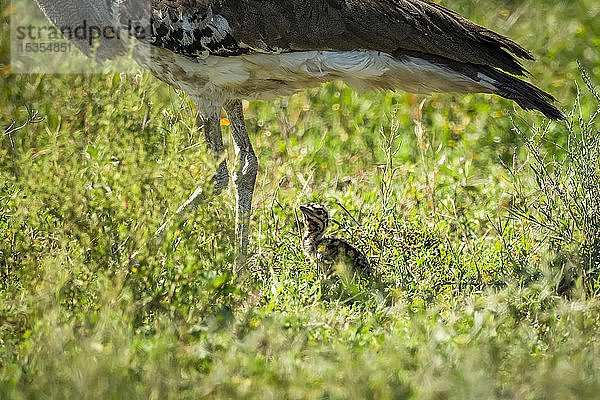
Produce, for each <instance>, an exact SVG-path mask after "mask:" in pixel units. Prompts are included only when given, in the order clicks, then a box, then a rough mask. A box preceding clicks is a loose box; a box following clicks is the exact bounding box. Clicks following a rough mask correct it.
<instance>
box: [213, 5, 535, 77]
mask: <svg viewBox="0 0 600 400" xmlns="http://www.w3.org/2000/svg"><path fill="white" fill-rule="evenodd" d="M214 3H215V7H214V8H215V11H216V9H217V8H219V11H218V12H219V13H220V14H222V15H223V16H224V17H225V18H226V19H227V20H228V21H229V25H230V26H231V29H232V31H233V32H234V33H233V36H234V37H235V38H236V39H237V40H238V41H239V42H242V43H245V44H247V45H249V46H250V47H253V48H261V47H263V48H264V47H265V45H266V47H268V48H274V49H281V51H299V50H357V49H362V50H377V51H382V52H386V53H389V54H402V52H403V51H412V52H418V53H424V54H431V55H436V56H441V57H444V58H447V59H450V60H455V61H458V62H462V63H470V64H478V65H487V66H491V67H495V68H500V69H502V70H504V71H506V72H510V73H513V74H519V75H520V74H523V73H524V72H525V70H524V69H523V67H522V66H521V65H520V64H519V62H518V61H517V59H516V58H515V56H516V57H519V58H525V59H533V57H532V55H531V53H529V52H528V51H527V50H525V49H524V48H523V47H521V46H519V45H518V44H516V43H515V42H513V41H511V40H510V39H508V38H506V37H504V36H502V35H499V34H497V33H495V32H492V31H490V30H488V29H486V28H484V27H482V26H479V25H477V24H475V23H474V22H471V21H470V20H468V19H466V18H464V17H462V16H460V15H458V14H456V13H454V12H452V11H450V10H448V9H446V8H444V7H442V6H439V5H437V4H434V3H430V2H429V1H425V0H223V1H215V2H214ZM510 53H512V54H514V56H513V55H511V54H510Z"/></svg>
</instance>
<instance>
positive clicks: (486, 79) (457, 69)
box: [394, 51, 565, 120]
mask: <svg viewBox="0 0 600 400" xmlns="http://www.w3.org/2000/svg"><path fill="white" fill-rule="evenodd" d="M394 56H395V57H396V58H397V59H399V60H405V59H406V58H405V57H406V56H410V57H416V58H421V59H424V60H427V61H428V62H430V63H432V64H435V65H437V66H440V67H443V68H445V69H448V70H450V71H453V73H457V74H459V75H462V76H465V77H467V78H469V79H471V80H473V81H475V82H477V83H478V84H479V86H480V87H479V89H476V90H473V91H479V92H481V93H493V94H496V95H498V96H501V97H504V98H507V99H510V100H513V101H514V102H516V103H517V104H518V105H519V106H521V108H523V109H524V110H538V111H540V112H541V113H542V114H544V115H545V116H546V117H548V118H550V119H553V120H564V119H565V115H564V114H563V113H562V111H560V110H559V109H558V108H556V107H555V106H554V105H553V104H552V103H553V102H555V101H556V99H555V98H554V97H553V96H552V95H551V94H549V93H546V92H544V91H543V90H541V89H539V88H537V87H536V86H534V85H532V84H531V83H529V82H525V81H523V80H521V79H519V78H517V77H515V76H513V75H510V74H509V73H506V72H504V71H502V70H500V69H497V68H494V67H492V66H489V65H480V64H472V63H462V62H459V61H456V60H451V59H448V58H445V57H440V56H436V55H432V54H425V53H420V52H414V51H413V52H408V51H403V52H402V53H396V54H394Z"/></svg>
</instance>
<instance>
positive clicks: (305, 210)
mask: <svg viewBox="0 0 600 400" xmlns="http://www.w3.org/2000/svg"><path fill="white" fill-rule="evenodd" d="M300 211H302V214H303V215H304V223H305V226H306V228H305V231H304V236H303V238H302V250H304V254H306V256H307V257H309V258H310V259H311V260H313V261H315V262H316V263H317V264H318V265H319V266H321V267H322V268H323V269H324V270H325V272H326V273H331V272H333V271H332V267H335V265H336V264H344V265H345V266H348V267H351V268H352V269H353V271H352V272H356V273H358V275H360V276H363V277H372V275H373V273H372V270H371V265H370V264H369V260H368V259H367V256H365V255H364V253H363V252H361V251H360V250H358V249H357V248H356V247H354V246H352V245H351V244H350V243H349V242H348V241H346V240H344V239H341V238H334V237H325V236H324V234H325V230H326V229H327V225H328V224H329V213H328V211H327V208H326V207H325V206H324V205H323V204H319V203H310V204H305V205H303V206H300Z"/></svg>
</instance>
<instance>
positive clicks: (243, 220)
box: [224, 100, 258, 274]
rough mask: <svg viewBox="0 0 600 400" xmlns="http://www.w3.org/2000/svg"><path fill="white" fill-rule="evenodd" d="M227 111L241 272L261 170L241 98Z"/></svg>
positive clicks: (237, 262) (237, 263)
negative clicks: (233, 151) (232, 145)
mask: <svg viewBox="0 0 600 400" xmlns="http://www.w3.org/2000/svg"><path fill="white" fill-rule="evenodd" d="M224 108H225V111H226V112H227V116H228V117H229V122H230V124H231V133H232V136H233V143H234V145H235V169H234V172H233V184H234V186H235V200H236V212H235V244H236V256H235V272H236V273H238V274H239V273H240V272H242V271H243V269H244V267H245V266H246V257H247V254H248V235H249V230H250V212H251V209H252V194H253V193H254V182H255V181H256V172H257V170H258V159H257V158H256V155H255V154H254V149H252V143H250V138H249V137H248V131H246V123H245V122H244V110H243V108H242V102H241V101H240V100H232V101H230V102H229V103H226V104H225V106H224Z"/></svg>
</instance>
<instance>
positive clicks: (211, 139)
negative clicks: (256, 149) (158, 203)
mask: <svg viewBox="0 0 600 400" xmlns="http://www.w3.org/2000/svg"><path fill="white" fill-rule="evenodd" d="M220 112H221V110H220V109H219V112H218V113H217V112H215V113H212V115H210V116H209V117H201V116H199V117H198V125H201V124H202V125H204V137H205V139H206V146H207V147H208V150H209V151H210V152H211V153H212V154H213V155H214V157H215V158H216V159H217V162H219V160H221V162H220V163H219V166H218V167H217V171H216V173H215V175H214V176H213V178H212V183H213V188H212V192H213V193H214V194H217V195H218V194H220V193H221V192H222V191H223V189H225V188H226V187H227V185H228V184H229V172H228V171H227V163H226V161H225V160H224V159H223V156H224V151H225V148H224V146H223V137H222V135H221V115H220ZM205 198H206V196H205V194H204V188H203V187H202V186H198V187H197V188H196V190H194V192H193V193H192V195H191V196H190V197H189V198H188V199H187V200H186V201H185V202H184V203H183V204H182V205H181V207H179V208H178V209H177V211H176V212H175V214H173V215H172V216H171V217H170V218H168V219H167V220H166V221H165V222H164V223H163V224H162V225H161V227H160V228H158V230H157V231H156V237H157V239H159V240H162V236H163V235H164V233H165V231H166V229H167V228H169V226H170V225H171V224H173V223H179V222H181V221H183V220H184V219H185V218H186V217H187V215H188V214H189V213H190V212H192V211H195V210H196V208H198V205H199V204H200V202H201V201H202V200H204V199H205Z"/></svg>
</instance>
